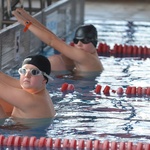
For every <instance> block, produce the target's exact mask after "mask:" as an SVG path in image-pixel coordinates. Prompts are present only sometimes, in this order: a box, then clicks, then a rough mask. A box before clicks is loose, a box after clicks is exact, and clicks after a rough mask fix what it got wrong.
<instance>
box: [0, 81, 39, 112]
mask: <svg viewBox="0 0 150 150" xmlns="http://www.w3.org/2000/svg"><path fill="white" fill-rule="evenodd" d="M0 99H1V100H3V101H5V102H7V103H9V104H10V105H12V106H15V107H17V108H19V109H22V110H23V109H27V107H28V106H29V105H31V104H32V105H33V104H34V103H35V100H37V97H36V94H30V93H28V92H26V91H24V90H23V89H18V88H15V87H12V86H10V85H8V84H5V83H4V82H0Z"/></svg>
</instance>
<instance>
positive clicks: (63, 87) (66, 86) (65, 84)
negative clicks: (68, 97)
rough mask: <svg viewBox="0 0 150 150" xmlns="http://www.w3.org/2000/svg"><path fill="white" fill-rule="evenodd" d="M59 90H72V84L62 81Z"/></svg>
mask: <svg viewBox="0 0 150 150" xmlns="http://www.w3.org/2000/svg"><path fill="white" fill-rule="evenodd" d="M60 91H61V92H74V85H73V84H68V83H63V84H62V86H61V89H60Z"/></svg>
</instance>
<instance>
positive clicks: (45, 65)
mask: <svg viewBox="0 0 150 150" xmlns="http://www.w3.org/2000/svg"><path fill="white" fill-rule="evenodd" d="M25 64H31V65H34V66H36V67H37V68H38V69H39V70H40V71H42V72H44V74H43V75H44V77H45V78H46V80H47V81H48V79H49V78H50V77H49V75H50V73H51V64H50V62H49V60H48V58H47V57H45V56H43V55H33V56H28V57H26V58H25V59H24V61H23V63H22V66H23V65H25Z"/></svg>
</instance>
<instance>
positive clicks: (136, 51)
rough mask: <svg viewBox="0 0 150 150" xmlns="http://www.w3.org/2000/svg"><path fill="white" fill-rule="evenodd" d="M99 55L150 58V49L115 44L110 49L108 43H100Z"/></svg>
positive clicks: (71, 43)
mask: <svg viewBox="0 0 150 150" xmlns="http://www.w3.org/2000/svg"><path fill="white" fill-rule="evenodd" d="M70 45H71V46H74V43H73V42H70ZM97 53H98V55H99V56H107V57H109V56H114V57H140V58H144V59H146V58H150V48H148V47H147V46H144V47H143V46H136V45H126V44H124V45H122V44H114V47H113V48H112V49H110V46H109V45H108V44H106V43H99V44H98V47H97Z"/></svg>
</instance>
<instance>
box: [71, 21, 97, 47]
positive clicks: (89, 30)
mask: <svg viewBox="0 0 150 150" xmlns="http://www.w3.org/2000/svg"><path fill="white" fill-rule="evenodd" d="M74 39H79V40H80V39H87V40H89V41H90V42H91V43H92V44H93V45H94V46H95V47H96V45H97V30H96V28H95V27H94V26H93V25H92V24H87V25H81V26H79V27H78V28H77V30H76V32H75V37H74Z"/></svg>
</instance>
